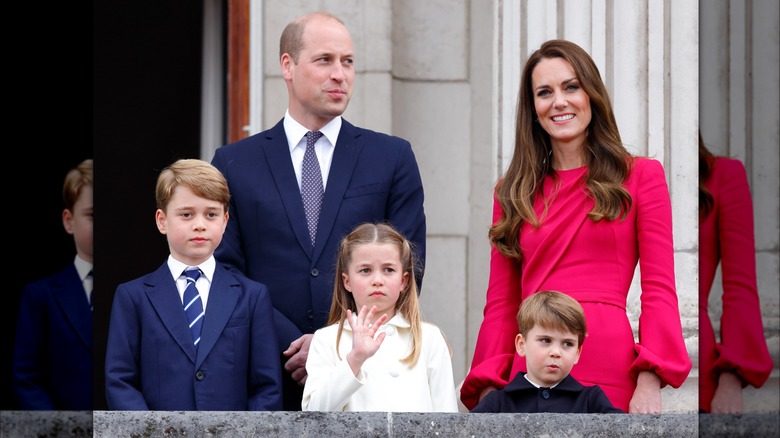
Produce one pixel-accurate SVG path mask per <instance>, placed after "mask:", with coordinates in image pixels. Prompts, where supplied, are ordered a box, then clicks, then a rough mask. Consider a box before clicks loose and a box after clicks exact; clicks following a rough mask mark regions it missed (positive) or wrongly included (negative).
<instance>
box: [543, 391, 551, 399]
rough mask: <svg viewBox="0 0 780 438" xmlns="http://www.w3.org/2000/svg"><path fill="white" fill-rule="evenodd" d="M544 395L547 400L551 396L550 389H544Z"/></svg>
mask: <svg viewBox="0 0 780 438" xmlns="http://www.w3.org/2000/svg"><path fill="white" fill-rule="evenodd" d="M542 397H544V399H545V400H547V399H548V398H550V391H548V390H546V389H545V390H544V391H542Z"/></svg>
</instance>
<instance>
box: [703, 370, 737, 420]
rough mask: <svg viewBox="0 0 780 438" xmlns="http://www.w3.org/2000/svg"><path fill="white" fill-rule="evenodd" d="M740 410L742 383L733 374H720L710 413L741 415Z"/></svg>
mask: <svg viewBox="0 0 780 438" xmlns="http://www.w3.org/2000/svg"><path fill="white" fill-rule="evenodd" d="M742 410H743V406H742V381H741V380H739V377H737V375H736V374H734V373H731V372H723V373H720V377H718V387H717V388H715V396H714V397H713V398H712V406H711V408H710V412H711V413H713V414H741V413H742Z"/></svg>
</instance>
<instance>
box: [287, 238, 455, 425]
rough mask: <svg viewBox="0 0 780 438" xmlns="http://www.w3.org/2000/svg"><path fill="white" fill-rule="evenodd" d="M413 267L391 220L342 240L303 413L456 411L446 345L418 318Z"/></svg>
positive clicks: (308, 365)
mask: <svg viewBox="0 0 780 438" xmlns="http://www.w3.org/2000/svg"><path fill="white" fill-rule="evenodd" d="M414 266H415V260H414V252H413V251H412V248H411V245H410V243H409V241H408V240H406V239H405V238H404V237H403V236H402V235H401V234H400V233H398V231H396V230H395V229H394V228H392V227H391V226H389V225H386V224H362V225H359V226H358V227H357V228H355V229H354V230H353V231H352V232H351V233H350V234H349V235H347V236H346V237H345V238H344V239H342V241H341V245H340V248H339V256H338V261H337V263H336V281H335V282H334V287H333V302H332V304H331V308H330V315H329V318H328V325H327V326H326V327H323V328H321V329H319V330H317V331H316V332H315V333H314V336H313V337H312V340H311V346H310V349H309V356H308V359H307V361H306V372H307V373H308V377H307V379H306V383H305V385H304V389H303V401H302V403H301V404H302V408H303V410H304V411H382V412H458V406H457V393H456V390H455V385H454V382H453V376H452V358H451V353H450V349H449V345H448V344H447V341H446V339H445V337H444V334H443V333H442V332H441V330H440V329H439V328H438V327H436V326H435V325H433V324H431V323H428V322H423V321H422V320H421V317H420V304H419V301H418V298H417V285H416V283H415V280H414V275H413V272H414V271H413V269H414Z"/></svg>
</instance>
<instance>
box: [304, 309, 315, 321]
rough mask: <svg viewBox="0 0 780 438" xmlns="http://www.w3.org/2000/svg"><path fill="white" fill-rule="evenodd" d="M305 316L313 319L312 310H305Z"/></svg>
mask: <svg viewBox="0 0 780 438" xmlns="http://www.w3.org/2000/svg"><path fill="white" fill-rule="evenodd" d="M306 317H307V318H309V319H314V312H312V311H311V310H307V311H306Z"/></svg>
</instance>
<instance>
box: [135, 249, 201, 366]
mask: <svg viewBox="0 0 780 438" xmlns="http://www.w3.org/2000/svg"><path fill="white" fill-rule="evenodd" d="M145 285H146V296H147V297H148V298H149V302H151V303H152V307H154V310H155V311H156V312H157V315H158V316H159V317H160V320H161V321H162V323H163V324H164V325H165V328H166V329H168V332H169V333H170V334H171V336H173V339H175V340H176V343H178V344H179V347H181V349H182V350H184V352H185V353H186V354H187V357H189V358H190V360H191V361H192V362H193V363H195V345H193V343H192V334H191V333H190V327H189V324H188V323H187V316H186V315H185V314H184V308H183V307H182V304H181V298H180V297H179V290H178V289H177V288H176V282H174V280H173V278H172V277H171V271H170V270H169V269H168V264H167V263H163V265H162V266H161V267H160V268H159V269H157V271H155V272H154V273H153V274H152V275H151V276H150V277H149V279H148V280H147V283H145Z"/></svg>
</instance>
